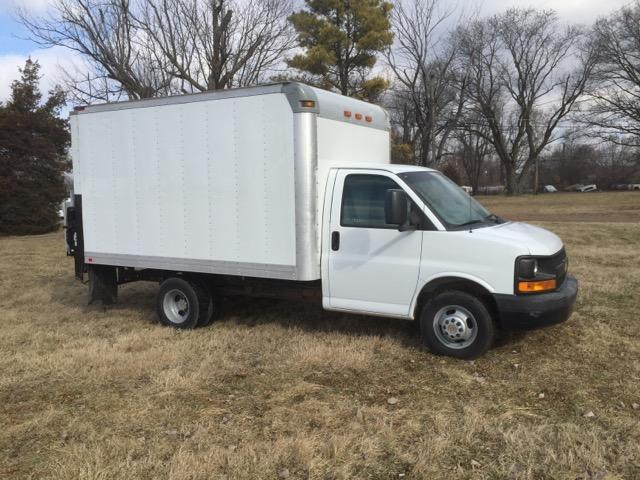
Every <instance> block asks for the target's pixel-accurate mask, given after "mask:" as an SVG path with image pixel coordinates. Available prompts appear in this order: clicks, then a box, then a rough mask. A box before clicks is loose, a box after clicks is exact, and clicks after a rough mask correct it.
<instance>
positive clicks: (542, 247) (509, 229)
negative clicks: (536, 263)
mask: <svg viewBox="0 0 640 480" xmlns="http://www.w3.org/2000/svg"><path fill="white" fill-rule="evenodd" d="M473 233H474V234H475V235H479V236H482V237H485V238H487V239H488V240H495V241H497V242H501V243H505V242H508V243H512V244H516V245H521V246H522V247H525V248H526V249H528V250H529V255H553V254H554V253H557V252H558V251H559V250H560V249H561V248H562V240H560V237H558V236H557V235H556V234H555V233H553V232H550V231H549V230H545V229H544V228H540V227H536V226H534V225H530V224H528V223H522V222H507V223H503V224H501V225H496V226H493V227H487V228H479V229H477V230H474V231H473Z"/></svg>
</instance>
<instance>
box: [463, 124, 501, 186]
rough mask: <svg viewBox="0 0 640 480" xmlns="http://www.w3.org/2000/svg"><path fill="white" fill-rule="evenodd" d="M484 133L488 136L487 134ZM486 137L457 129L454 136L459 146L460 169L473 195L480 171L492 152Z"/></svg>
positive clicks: (478, 183) (478, 182)
mask: <svg viewBox="0 0 640 480" xmlns="http://www.w3.org/2000/svg"><path fill="white" fill-rule="evenodd" d="M485 133H487V134H488V132H485ZM487 136H488V135H486V134H485V135H478V134H476V133H474V132H469V131H465V130H462V129H459V130H458V131H457V132H456V135H455V137H456V140H457V141H458V143H459V145H460V150H459V155H460V159H461V160H462V162H461V163H462V168H463V170H464V173H465V175H466V177H467V181H468V182H469V184H470V186H471V188H472V189H473V192H474V193H476V192H477V191H478V186H479V185H480V176H481V175H482V170H483V169H484V167H485V164H486V161H487V159H488V158H489V157H490V155H491V153H492V151H493V150H492V146H491V144H490V143H489V141H488V140H487Z"/></svg>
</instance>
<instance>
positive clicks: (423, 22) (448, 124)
mask: <svg viewBox="0 0 640 480" xmlns="http://www.w3.org/2000/svg"><path fill="white" fill-rule="evenodd" d="M453 12H454V10H451V9H450V10H443V9H442V8H441V2H440V1H439V0H411V1H410V2H408V4H406V3H402V2H398V3H396V5H395V8H394V10H393V12H392V22H393V27H394V31H395V40H396V41H395V44H394V45H393V47H392V48H391V49H389V50H388V52H387V54H386V58H387V63H388V65H389V67H390V68H391V70H392V71H393V73H394V75H395V79H396V82H395V83H396V88H395V90H396V99H395V102H396V104H397V103H400V109H399V110H398V112H399V113H401V115H402V119H403V125H402V127H403V129H404V132H403V137H404V140H405V141H407V142H409V141H410V143H411V145H412V147H413V148H414V152H415V161H416V163H417V164H418V165H423V166H432V165H435V164H437V163H438V162H439V161H440V160H441V159H442V156H443V155H444V154H445V146H446V144H447V141H448V140H449V137H450V135H451V133H452V131H453V129H454V128H455V126H456V125H457V121H458V118H459V117H460V115H461V113H462V111H463V104H464V99H465V89H466V80H465V78H464V76H461V75H459V74H458V72H456V70H455V67H456V63H455V59H456V55H457V53H458V45H457V44H456V43H455V42H454V41H450V40H451V38H450V36H449V35H447V34H446V33H447V32H446V30H445V28H444V24H445V22H446V21H447V19H449V18H450V17H451V15H452V14H453ZM407 129H409V130H407Z"/></svg>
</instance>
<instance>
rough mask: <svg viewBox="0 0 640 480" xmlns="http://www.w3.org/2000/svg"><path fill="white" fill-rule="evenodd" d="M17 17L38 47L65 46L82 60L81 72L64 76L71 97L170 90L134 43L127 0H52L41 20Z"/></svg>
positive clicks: (157, 64) (157, 62) (155, 63)
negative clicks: (76, 53)
mask: <svg viewBox="0 0 640 480" xmlns="http://www.w3.org/2000/svg"><path fill="white" fill-rule="evenodd" d="M18 15H19V18H20V20H21V21H22V23H23V25H25V27H26V28H27V30H28V31H29V32H30V33H31V37H32V39H33V40H34V41H36V42H37V43H38V44H40V45H42V46H45V47H52V46H64V47H67V48H69V49H71V50H73V51H75V52H78V53H79V54H80V56H81V57H82V58H83V59H84V60H85V61H86V66H87V67H88V68H87V72H83V73H82V74H81V75H80V74H79V72H67V76H68V77H69V82H68V83H69V86H70V87H71V91H72V93H73V94H75V96H76V97H81V98H84V99H89V100H90V99H100V100H104V101H108V100H111V99H113V98H114V97H116V98H118V97H119V96H121V95H125V96H126V97H128V98H134V99H135V98H147V97H153V96H157V95H159V94H162V93H165V92H166V91H167V89H168V88H169V86H170V83H171V79H170V78H168V77H167V76H166V75H165V73H164V68H163V65H162V62H161V59H159V58H158V57H157V56H156V55H155V54H154V52H153V51H151V50H150V49H149V48H148V46H147V45H146V44H144V43H143V42H141V41H140V39H141V37H142V36H143V34H142V33H141V32H140V31H139V30H138V29H137V28H136V26H135V25H134V22H133V11H132V4H131V1H130V0H54V2H53V3H52V5H51V8H50V9H49V13H48V14H45V15H44V16H31V15H29V14H28V13H27V12H26V11H25V10H19V11H18Z"/></svg>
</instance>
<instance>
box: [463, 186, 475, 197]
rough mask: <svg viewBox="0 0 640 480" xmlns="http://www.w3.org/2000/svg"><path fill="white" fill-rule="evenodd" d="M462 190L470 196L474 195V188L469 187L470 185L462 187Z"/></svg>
mask: <svg viewBox="0 0 640 480" xmlns="http://www.w3.org/2000/svg"><path fill="white" fill-rule="evenodd" d="M460 188H461V189H462V190H464V191H465V192H467V193H468V194H469V195H473V187H469V186H468V185H462V186H461V187H460Z"/></svg>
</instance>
